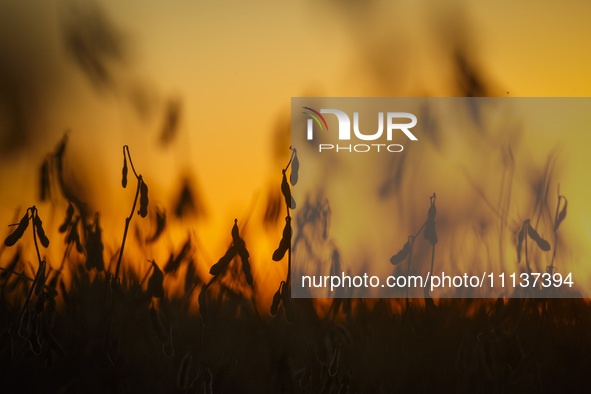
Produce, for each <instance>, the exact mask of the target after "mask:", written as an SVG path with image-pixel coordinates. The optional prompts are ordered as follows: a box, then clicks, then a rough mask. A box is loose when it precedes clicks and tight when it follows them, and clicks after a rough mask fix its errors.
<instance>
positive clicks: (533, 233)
mask: <svg viewBox="0 0 591 394" xmlns="http://www.w3.org/2000/svg"><path fill="white" fill-rule="evenodd" d="M527 233H528V235H529V237H530V238H531V239H533V240H534V241H535V242H536V244H538V247H539V248H540V249H542V250H543V251H545V252H547V251H549V250H550V243H549V242H548V241H546V240H545V239H543V238H542V237H540V235H539V234H538V232H537V231H536V230H534V228H533V227H532V226H528V227H527Z"/></svg>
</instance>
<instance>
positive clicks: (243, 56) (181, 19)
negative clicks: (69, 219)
mask: <svg viewBox="0 0 591 394" xmlns="http://www.w3.org/2000/svg"><path fill="white" fill-rule="evenodd" d="M33 3H34V5H33ZM72 3H76V2H72ZM360 3H361V2H360ZM363 3H364V4H365V2H363ZM97 4H98V5H99V6H100V7H99V8H100V9H101V10H102V12H104V14H105V15H106V16H107V17H108V18H109V19H110V20H111V22H112V24H113V26H115V27H116V28H117V29H118V30H119V31H120V32H121V34H122V36H123V37H124V38H125V44H126V47H127V48H128V49H129V53H128V57H127V59H126V61H125V62H124V63H122V64H114V65H113V69H112V70H113V75H114V80H115V87H114V88H113V89H112V90H107V91H97V90H95V89H93V87H92V85H91V84H90V83H89V81H88V80H87V79H86V78H85V77H84V76H83V75H82V74H81V72H80V70H79V69H78V68H76V67H75V66H73V64H72V62H71V60H70V59H69V58H68V57H67V56H66V55H65V54H64V50H63V45H62V41H61V38H62V35H61V28H60V26H61V25H60V23H61V22H60V21H63V20H64V16H65V15H67V13H68V9H67V7H65V6H64V4H63V2H61V1H57V0H54V1H47V2H41V3H37V2H19V3H18V4H17V3H13V2H3V3H2V4H1V5H0V54H2V55H3V59H9V60H8V61H7V63H8V66H6V67H9V69H10V70H12V71H10V72H12V73H14V75H18V76H19V78H21V79H20V80H21V81H26V82H23V86H25V88H23V91H24V92H25V93H24V94H27V93H30V96H31V100H30V101H27V100H25V103H26V105H25V106H24V108H25V109H26V111H30V114H29V115H27V119H28V121H27V127H28V128H29V130H30V133H31V135H32V136H34V138H31V139H30V140H29V142H28V143H27V145H26V146H24V147H21V148H19V149H18V150H14V151H9V152H4V154H3V157H1V158H0V166H1V168H2V171H1V172H0V184H1V185H2V186H3V191H2V194H1V195H0V198H1V201H2V204H1V206H0V222H2V223H7V222H10V221H11V220H12V218H13V215H14V212H15V209H16V207H18V206H20V207H22V210H24V208H25V207H26V206H28V205H32V204H33V203H36V198H37V192H36V191H35V189H34V188H35V187H36V185H37V179H36V176H37V172H38V166H39V165H40V163H41V160H42V158H43V156H44V155H45V153H47V152H48V151H50V150H52V149H53V147H54V146H55V144H56V143H57V141H58V140H59V138H60V137H61V135H62V134H63V131H64V130H65V129H70V130H71V132H70V142H71V144H70V147H69V149H71V150H70V151H69V152H68V154H69V156H68V163H69V166H70V167H69V168H70V171H71V174H70V175H71V176H72V177H74V178H77V179H78V180H79V181H80V182H81V184H83V185H84V186H83V188H84V191H85V194H86V195H87V196H92V197H91V198H92V199H93V200H94V201H95V202H94V204H95V205H96V206H100V207H108V208H102V210H103V223H104V227H105V228H113V229H114V230H113V231H114V232H113V233H112V234H113V235H112V238H113V241H117V240H119V239H120V237H121V234H122V231H123V230H122V227H123V226H122V224H123V217H124V215H127V213H128V210H129V206H128V205H129V203H130V200H131V198H132V196H131V194H130V193H132V192H131V191H129V190H127V191H123V190H122V189H121V187H120V184H119V182H120V170H121V146H122V145H123V144H129V145H130V147H131V151H132V155H133V158H134V161H135V164H136V166H137V167H138V168H139V169H140V171H141V172H142V173H143V174H144V176H145V178H146V179H147V180H149V185H150V186H151V189H150V193H151V196H153V198H154V201H156V200H160V201H162V202H163V203H164V204H166V203H168V202H169V201H170V200H171V198H172V195H173V194H174V193H175V192H176V189H174V186H176V184H177V182H178V178H177V177H176V175H175V174H177V173H179V172H181V171H184V170H185V169H187V168H188V169H190V170H192V171H194V172H195V174H196V175H195V176H196V179H197V180H198V182H199V186H200V189H201V190H202V191H203V194H202V198H203V199H204V204H205V205H206V207H208V208H209V212H210V216H209V221H208V222H206V223H203V228H206V229H207V231H205V233H206V235H204V237H206V238H207V237H209V239H208V240H207V241H208V242H206V243H207V244H208V245H210V246H209V247H210V250H209V251H208V253H210V254H212V255H217V254H219V251H220V248H223V247H224V246H225V245H226V244H227V242H228V241H229V229H230V226H231V223H232V222H231V221H232V219H233V218H234V217H238V218H241V217H243V216H244V215H245V214H246V212H247V211H248V207H249V204H251V202H252V201H253V200H254V199H256V198H257V196H259V197H258V198H259V199H258V200H257V201H258V202H259V203H260V204H262V203H263V202H264V195H265V192H266V190H267V187H268V186H269V184H273V183H274V184H276V185H277V186H278V185H279V182H280V173H279V170H280V168H281V166H282V165H283V162H284V161H285V160H286V159H287V157H288V152H287V146H286V152H285V154H284V156H282V157H278V156H277V155H276V154H275V153H274V152H273V147H274V146H275V145H274V143H275V142H274V141H276V138H277V133H278V132H277V130H281V131H282V132H284V133H288V132H289V105H290V98H291V97H293V96H312V95H318V96H407V95H408V96H413V95H419V96H422V95H437V96H446V95H450V94H455V92H453V89H451V88H450V85H453V81H452V79H453V78H452V74H451V69H450V59H449V49H450V48H451V47H452V44H455V45H462V46H463V47H465V48H466V51H467V52H468V53H469V55H470V56H471V58H472V60H473V62H474V63H475V64H476V65H477V66H478V67H479V69H480V70H482V72H483V74H484V75H485V76H486V77H489V78H490V81H491V82H492V87H493V89H494V93H496V94H498V95H506V94H507V92H509V95H510V96H588V95H589V91H590V90H591V75H590V74H589V72H588V70H589V69H591V54H590V52H589V51H588V49H587V41H588V38H589V37H591V25H589V23H588V16H589V14H590V11H591V4H590V3H588V2H584V1H568V2H561V3H560V4H558V3H556V2H549V1H543V2H539V1H535V2H534V1H524V2H519V3H517V4H516V3H515V2H511V1H508V0H503V1H497V2H468V1H466V2H460V1H456V2H452V3H450V2H446V5H445V6H443V5H433V4H430V5H429V6H428V7H427V6H418V5H416V3H415V2H410V1H398V2H391V1H386V0H375V1H373V2H368V4H370V5H371V7H370V6H369V5H364V6H361V5H356V2H354V1H353V2H347V4H349V6H348V8H347V7H345V6H344V5H343V2H338V1H326V2H313V1H311V0H306V1H301V2H271V1H260V0H258V1H249V2H243V1H238V0H233V1H224V2H214V1H191V2H188V1H184V2H178V3H176V4H174V5H172V4H170V3H167V4H166V5H164V4H163V3H160V2H145V1H126V2H117V1H100V2H98V3H97ZM10 67H12V68H10ZM15 70H16V71H15ZM31 70H33V71H31ZM137 91H141V92H142V93H143V97H144V98H145V100H146V102H145V104H146V106H147V107H146V108H148V112H147V114H146V115H145V116H144V117H140V116H138V114H137V112H136V111H135V110H134V109H133V105H132V104H131V102H132V99H131V97H133V94H134V93H137ZM170 97H178V98H180V100H182V105H183V107H182V109H183V112H182V118H181V122H180V128H179V130H180V134H179V136H178V138H177V139H176V140H175V141H174V142H173V144H172V145H171V146H170V147H169V148H167V149H162V148H161V147H159V146H158V144H157V141H158V136H159V132H160V129H161V127H162V119H163V113H164V108H165V105H164V104H165V102H166V100H167V99H168V98H170ZM2 114H3V112H2V111H0V136H2V133H4V132H6V129H5V128H6V127H9V126H7V123H6V122H3V115H2ZM286 135H287V134H286ZM287 141H288V140H287V139H286V142H287ZM98 168H100V171H99V170H98ZM89 179H90V180H91V182H88V180H89ZM7 185H10V188H8V187H7ZM173 189H174V190H173ZM22 210H21V212H22ZM589 219H591V218H589ZM60 220H61V217H60V218H57V217H56V218H55V220H54V222H53V223H54V224H58V222H59V221H60ZM226 229H227V230H226ZM224 231H227V236H226V237H224V236H223V234H225V233H224ZM179 242H180V241H179Z"/></svg>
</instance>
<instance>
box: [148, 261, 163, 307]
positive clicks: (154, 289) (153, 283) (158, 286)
mask: <svg viewBox="0 0 591 394" xmlns="http://www.w3.org/2000/svg"><path fill="white" fill-rule="evenodd" d="M152 267H153V269H154V270H153V271H152V275H151V276H150V279H148V290H147V293H148V296H150V297H154V298H161V297H164V288H163V287H162V282H163V281H164V274H163V273H162V271H161V270H160V267H158V265H157V264H156V262H155V261H153V260H152Z"/></svg>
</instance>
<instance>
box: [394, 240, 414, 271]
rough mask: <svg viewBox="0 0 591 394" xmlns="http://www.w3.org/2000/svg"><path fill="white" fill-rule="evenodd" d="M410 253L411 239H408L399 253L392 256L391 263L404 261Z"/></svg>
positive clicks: (395, 263) (396, 263)
mask: <svg viewBox="0 0 591 394" xmlns="http://www.w3.org/2000/svg"><path fill="white" fill-rule="evenodd" d="M409 253H410V240H408V241H406V243H405V244H404V246H403V247H402V249H400V251H399V252H398V253H396V254H395V255H394V256H392V257H391V258H390V263H391V264H392V265H398V264H400V263H401V262H403V261H404V259H406V257H407V256H408V254H409Z"/></svg>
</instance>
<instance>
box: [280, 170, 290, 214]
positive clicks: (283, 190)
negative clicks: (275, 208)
mask: <svg viewBox="0 0 591 394" xmlns="http://www.w3.org/2000/svg"><path fill="white" fill-rule="evenodd" d="M282 172H283V180H282V181H281V193H282V194H283V198H284V199H285V206H287V207H291V205H292V204H291V191H290V189H289V183H287V176H286V175H285V170H282Z"/></svg>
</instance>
